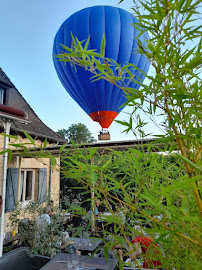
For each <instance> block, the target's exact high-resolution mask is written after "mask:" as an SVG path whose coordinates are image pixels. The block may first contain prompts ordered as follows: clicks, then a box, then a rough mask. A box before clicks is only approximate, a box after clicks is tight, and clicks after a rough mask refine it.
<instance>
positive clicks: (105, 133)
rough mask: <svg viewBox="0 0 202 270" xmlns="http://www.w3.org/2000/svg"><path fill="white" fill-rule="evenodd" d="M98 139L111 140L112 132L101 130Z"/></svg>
mask: <svg viewBox="0 0 202 270" xmlns="http://www.w3.org/2000/svg"><path fill="white" fill-rule="evenodd" d="M98 140H99V141H108V140H110V133H109V131H104V130H102V131H100V134H99V135H98Z"/></svg>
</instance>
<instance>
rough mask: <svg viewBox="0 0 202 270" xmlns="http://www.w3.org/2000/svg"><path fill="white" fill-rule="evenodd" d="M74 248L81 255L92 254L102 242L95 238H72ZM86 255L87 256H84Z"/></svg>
mask: <svg viewBox="0 0 202 270" xmlns="http://www.w3.org/2000/svg"><path fill="white" fill-rule="evenodd" d="M71 240H72V241H73V242H74V245H75V247H76V248H77V249H78V250H80V251H81V252H82V254H83V253H88V252H89V253H92V252H93V251H94V250H95V249H96V248H97V247H98V246H99V245H100V244H101V243H102V240H100V239H97V240H96V239H95V238H74V237H71ZM85 255H87V254H85Z"/></svg>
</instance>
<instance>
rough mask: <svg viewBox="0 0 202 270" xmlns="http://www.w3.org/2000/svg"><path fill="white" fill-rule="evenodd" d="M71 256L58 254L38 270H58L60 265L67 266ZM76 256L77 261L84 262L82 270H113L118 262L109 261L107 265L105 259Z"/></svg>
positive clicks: (115, 260)
mask: <svg viewBox="0 0 202 270" xmlns="http://www.w3.org/2000/svg"><path fill="white" fill-rule="evenodd" d="M71 255H72V254H67V253H59V254H58V255H57V256H55V257H54V258H53V259H52V260H51V261H50V262H48V263H47V264H46V265H44V266H43V267H42V268H40V270H60V266H61V265H67V260H68V258H71ZM76 256H77V257H78V260H80V261H81V260H82V261H83V262H84V268H83V270H89V269H91V270H96V269H97V270H98V269H100V270H114V268H115V267H116V264H117V262H118V260H117V259H109V262H108V263H107V261H106V259H105V258H101V257H89V256H82V255H81V256H79V255H76ZM67 269H68V268H67Z"/></svg>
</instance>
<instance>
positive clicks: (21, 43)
mask: <svg viewBox="0 0 202 270" xmlns="http://www.w3.org/2000/svg"><path fill="white" fill-rule="evenodd" d="M117 4H118V0H102V1H101V0H100V1H99V0H75V1H72V0H35V1H31V0H1V16H0V37H1V42H0V67H1V68H2V69H3V70H4V72H5V73H6V74H7V76H8V77H9V78H10V79H11V81H12V82H13V83H14V85H15V86H16V87H17V89H18V90H19V91H20V93H21V94H22V95H23V97H24V98H25V99H26V101H27V102H28V103H29V104H30V106H31V107H32V109H33V110H34V111H35V113H36V114H37V115H38V116H39V118H40V119H41V120H42V121H43V122H44V123H45V124H46V125H48V126H49V127H50V128H52V129H53V130H54V131H57V130H58V129H62V128H68V127H69V126H70V125H71V124H75V123H83V124H85V125H86V126H87V127H88V128H89V130H90V132H91V133H92V134H93V136H94V137H95V138H96V139H97V135H98V133H99V131H100V129H101V127H100V125H99V124H98V123H96V122H93V121H92V120H91V119H90V118H89V116H88V115H86V113H85V112H84V111H83V110H82V109H81V108H80V107H79V105H78V104H77V103H76V102H75V101H74V100H73V99H72V98H71V97H70V96H69V95H68V93H67V92H66V90H65V89H64V88H63V86H62V85H61V83H60V81H59V79H58V77H57V74H56V72H55V69H54V66H53V61H52V46H53V40H54V37H55V34H56V32H57V30H58V29H59V27H60V25H61V24H62V23H63V21H64V20H65V19H67V18H68V17H69V16H70V15H71V14H73V13H74V12H76V11H78V10H80V9H82V8H85V7H89V6H93V5H112V6H119V7H121V8H124V9H125V10H128V11H130V8H131V7H132V6H133V1H132V0H126V1H125V2H124V3H122V4H120V5H117ZM127 112H129V109H127V108H125V109H124V111H122V112H121V113H120V114H119V116H118V117H117V120H127V119H128V115H127ZM152 129H153V125H151V126H150V131H151V130H152ZM123 130H124V127H122V126H120V125H119V124H118V123H115V122H113V123H112V125H111V126H110V128H109V131H110V133H111V140H113V141H116V140H131V139H135V137H134V135H133V134H132V133H129V134H127V135H126V134H125V133H122V131H123Z"/></svg>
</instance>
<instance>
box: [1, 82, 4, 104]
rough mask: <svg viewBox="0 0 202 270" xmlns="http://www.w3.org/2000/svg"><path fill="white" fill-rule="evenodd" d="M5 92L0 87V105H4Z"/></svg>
mask: <svg viewBox="0 0 202 270" xmlns="http://www.w3.org/2000/svg"><path fill="white" fill-rule="evenodd" d="M4 91H5V90H4V89H3V88H2V87H1V86H0V104H4V93H5V92H4Z"/></svg>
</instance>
